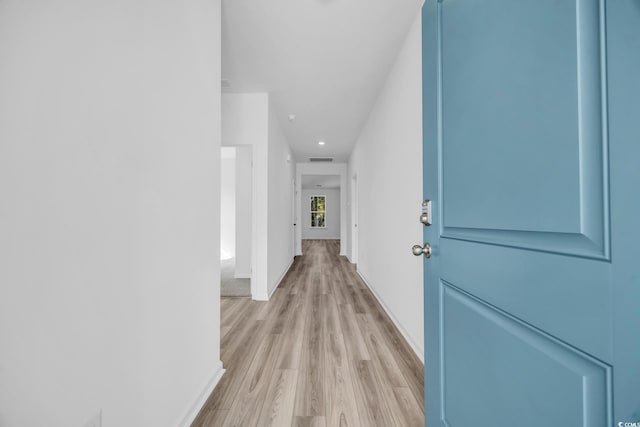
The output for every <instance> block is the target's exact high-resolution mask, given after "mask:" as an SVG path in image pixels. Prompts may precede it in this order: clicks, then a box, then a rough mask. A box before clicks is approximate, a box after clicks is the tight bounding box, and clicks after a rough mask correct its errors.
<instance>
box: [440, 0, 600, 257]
mask: <svg viewBox="0 0 640 427" xmlns="http://www.w3.org/2000/svg"><path fill="white" fill-rule="evenodd" d="M448 3H449V2H442V1H439V3H438V38H439V41H438V63H439V66H438V69H439V76H438V83H437V92H438V93H437V98H438V108H437V120H438V129H439V130H438V145H439V150H438V155H439V159H438V162H439V166H440V167H439V179H440V194H442V195H443V200H442V203H441V204H440V217H441V218H442V222H441V230H440V231H441V235H442V237H443V238H451V239H459V240H466V241H473V242H481V243H487V244H495V245H502V246H509V247H516V248H523V249H531V250H536V251H543V252H551V253H560V254H567V255H573V256H578V257H586V258H593V259H602V260H610V237H609V235H610V224H609V222H610V221H609V199H610V195H609V154H608V153H609V143H608V112H607V77H606V51H605V46H606V28H605V13H604V10H605V2H604V0H576V1H575V10H574V11H573V12H571V14H572V16H573V18H572V19H575V41H574V42H572V43H569V39H568V38H567V39H565V41H567V43H566V46H567V49H570V50H568V51H567V52H566V57H567V58H576V59H575V66H576V69H575V80H574V82H575V84H576V86H577V87H576V91H575V95H576V98H575V104H574V105H575V109H573V108H571V109H570V110H563V111H564V112H566V114H567V117H566V120H564V121H563V120H560V119H558V121H556V122H553V123H555V124H559V123H564V124H565V126H564V127H562V128H561V129H559V130H558V132H559V133H558V134H557V135H558V137H559V135H569V134H570V135H575V138H576V144H577V149H576V151H575V156H576V157H575V161H574V162H575V163H574V164H577V165H578V167H577V168H576V170H575V171H573V170H571V173H568V172H567V171H558V170H556V169H553V168H548V169H547V170H545V166H547V167H548V165H545V164H540V165H539V166H540V168H539V173H540V174H541V176H542V175H545V174H547V175H548V174H552V175H553V176H554V177H556V176H557V179H558V180H561V181H562V180H566V181H567V183H568V182H577V183H578V184H579V197H578V198H576V200H575V201H574V200H571V203H569V202H567V200H570V198H569V195H568V194H567V198H564V197H562V196H563V193H562V191H563V190H560V188H564V187H562V186H559V187H557V188H555V189H552V190H551V191H552V193H553V191H555V193H553V194H552V196H553V197H550V199H551V200H553V199H554V198H555V199H556V200H557V201H558V203H560V202H562V203H561V205H562V206H564V208H563V209H558V210H556V212H555V213H554V215H556V220H554V221H551V220H550V219H548V218H549V216H547V217H544V216H541V217H540V221H539V222H538V220H537V219H535V218H534V217H533V216H532V217H527V219H526V220H525V219H522V218H520V219H518V216H517V212H518V211H517V210H514V211H513V212H512V213H509V212H508V208H509V207H510V204H509V202H508V199H506V201H503V203H504V204H505V207H506V208H507V209H505V210H504V211H501V212H503V214H502V218H500V217H499V216H487V215H484V216H483V212H484V213H486V212H493V211H492V210H491V209H489V208H486V209H485V208H483V209H478V207H477V206H474V205H473V203H472V201H471V200H469V199H468V197H466V196H468V194H465V193H464V191H463V190H462V189H464V186H462V187H460V183H457V184H456V187H454V188H456V189H457V190H459V191H460V192H461V193H460V194H457V195H456V193H455V192H452V191H448V192H444V191H443V186H446V185H447V184H446V179H445V178H446V177H447V176H448V175H447V172H446V171H447V170H448V165H449V170H450V169H451V164H449V161H456V159H457V157H455V155H453V157H452V158H451V159H450V158H448V157H447V154H446V153H447V150H446V147H447V138H448V137H449V138H451V135H450V132H449V136H448V131H449V130H450V128H449V127H446V126H445V125H446V124H448V125H449V126H452V123H453V122H451V121H450V120H451V115H449V116H448V117H449V119H448V120H449V122H447V121H446V120H445V119H443V117H444V116H445V114H447V112H448V110H446V108H445V106H443V87H444V86H446V84H445V83H444V82H443V67H445V68H446V65H447V64H446V61H447V59H448V57H449V56H448V55H452V54H453V53H452V52H451V51H448V49H453V45H449V44H448V43H447V34H448V33H445V31H444V30H443V28H445V27H446V25H447V16H448V13H449V12H452V13H455V12H454V11H455V10H456V9H455V7H456V4H455V3H456V2H453V3H451V6H450V7H451V8H453V9H450V7H449V6H448ZM540 7H543V5H541V6H540ZM456 34H457V33H456ZM456 37H459V34H458V35H457V36H456ZM570 37H573V36H572V35H570ZM568 46H571V47H570V48H569V47H568ZM551 59H553V58H551ZM556 59H557V58H556ZM541 60H543V57H541ZM448 78H450V77H448ZM453 83H454V82H449V86H447V87H451V86H452V85H453V86H455V85H454V84H453ZM506 89H507V90H508V89H509V87H507V88H506ZM527 102H528V101H527V100H522V105H523V106H527V107H530V109H533V107H532V106H531V105H529V104H527ZM569 105H570V104H569ZM567 108H568V107H567ZM445 110H446V111H445ZM536 120H538V118H537V115H536V114H535V113H534V112H532V115H531V123H535V122H536ZM574 124H575V126H577V128H575V127H567V126H569V125H570V126H574ZM569 130H571V131H570V132H569ZM482 143H483V141H482V140H481V141H469V142H468V144H471V145H470V147H474V146H475V147H477V146H476V145H473V144H482ZM458 144H461V143H460V140H458ZM464 144H467V142H465V143H464ZM513 144H518V141H513ZM449 145H451V144H449ZM542 147H543V149H545V148H546V149H547V150H550V152H549V155H553V152H552V151H553V150H552V149H553V144H551V145H550V144H547V145H546V146H545V145H544V144H543V145H542ZM494 148H495V147H494ZM573 155H574V153H571V154H568V152H565V153H564V156H566V157H567V160H570V156H573ZM512 160H513V161H517V160H520V161H525V159H521V158H519V157H518V156H517V155H515V154H514V157H513V159H511V158H509V157H507V158H505V159H504V162H507V163H508V162H509V161H512ZM571 160H573V159H571ZM480 166H481V167H483V168H487V167H497V168H498V169H499V168H501V167H503V166H504V165H503V164H501V163H500V162H497V161H496V162H495V163H492V164H491V165H480ZM505 167H506V166H505ZM449 173H451V172H449ZM563 174H564V175H563ZM449 177H450V176H449ZM450 178H451V177H450ZM523 179H524V178H523ZM479 180H482V174H480V175H479ZM527 183H529V184H530V181H527ZM473 185H475V184H473ZM473 188H475V187H473ZM566 188H572V187H571V185H569V184H567V186H566ZM472 194H473V193H472ZM445 195H446V197H445ZM456 197H457V198H456ZM505 197H506V196H505ZM447 199H449V203H447ZM536 200H537V199H536ZM454 201H455V202H454ZM538 202H539V201H538ZM513 203H515V202H513ZM536 203H537V202H536ZM536 203H533V204H532V206H531V211H534V210H536V209H537V208H538V206H537V205H536ZM550 203H553V202H550ZM552 206H553V205H552ZM547 211H548V210H545V212H547ZM541 215H542V214H541ZM545 218H547V219H545ZM501 220H503V221H502V222H503V224H501V223H500V221H501ZM483 222H485V223H486V224H483ZM523 222H524V223H523ZM515 224H518V225H519V226H515V227H514V225H515ZM483 225H485V226H483ZM501 225H502V226H503V227H501ZM545 227H551V230H550V229H549V228H545ZM553 227H556V228H555V229H554V228H553Z"/></svg>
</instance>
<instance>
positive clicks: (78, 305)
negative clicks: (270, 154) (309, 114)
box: [0, 0, 221, 427]
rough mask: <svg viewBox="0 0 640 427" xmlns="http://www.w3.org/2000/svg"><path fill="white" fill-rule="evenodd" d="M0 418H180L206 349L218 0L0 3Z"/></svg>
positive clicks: (211, 365) (199, 379)
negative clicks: (101, 415)
mask: <svg viewBox="0 0 640 427" xmlns="http://www.w3.org/2000/svg"><path fill="white" fill-rule="evenodd" d="M0 64H2V65H1V66H0V93H1V94H2V96H0V194H1V195H2V202H1V203H0V349H1V350H0V425H2V427H31V426H48V427H83V426H84V425H85V423H86V422H87V421H88V420H89V419H90V418H91V417H93V416H94V415H95V414H96V413H98V412H99V411H100V410H102V411H103V426H104V427H129V426H132V427H133V426H136V427H138V426H148V427H152V426H153V427H156V426H158V427H162V426H166V427H175V426H182V425H186V424H188V423H189V421H190V418H191V415H193V414H194V412H195V411H196V410H197V409H199V407H198V406H199V405H198V404H199V402H200V399H201V398H202V397H203V396H204V397H206V395H207V394H208V392H209V391H210V389H211V388H212V386H213V384H214V383H215V381H216V378H217V377H218V375H219V374H220V373H221V363H220V355H219V341H220V335H219V332H220V320H219V319H220V312H219V288H218V286H217V283H218V280H217V278H218V275H219V263H218V259H219V244H218V243H219V238H220V234H219V233H220V231H219V211H220V205H219V191H220V190H219V132H220V125H219V120H218V118H219V114H220V110H219V100H220V94H219V87H220V1H219V0H212V1H209V0H207V1H204V0H197V1H192V2H188V3H185V2H178V1H170V0H168V1H164V2H162V4H160V3H157V2H147V1H144V2H143V1H139V0H126V1H124V0H115V1H111V2H95V1H79V0H60V1H56V2H47V1H35V2H24V1H20V0H4V1H2V2H0Z"/></svg>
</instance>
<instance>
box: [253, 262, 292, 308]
mask: <svg viewBox="0 0 640 427" xmlns="http://www.w3.org/2000/svg"><path fill="white" fill-rule="evenodd" d="M293 261H294V258H291V261H290V262H289V264H288V265H287V267H286V268H285V269H284V271H283V272H282V274H281V275H280V278H279V279H278V281H277V282H276V285H275V286H274V287H273V289H271V292H269V294H267V293H266V292H264V293H260V294H258V295H257V296H256V297H255V298H253V299H254V300H255V301H269V300H270V299H271V297H272V296H273V293H274V292H275V291H276V289H278V286H280V283H282V279H284V276H286V274H287V273H288V272H289V269H290V268H291V266H292V265H293Z"/></svg>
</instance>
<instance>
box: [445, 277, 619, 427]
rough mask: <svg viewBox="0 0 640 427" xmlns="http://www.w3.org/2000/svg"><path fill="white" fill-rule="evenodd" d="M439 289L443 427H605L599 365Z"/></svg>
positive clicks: (604, 375)
mask: <svg viewBox="0 0 640 427" xmlns="http://www.w3.org/2000/svg"><path fill="white" fill-rule="evenodd" d="M441 286H442V289H441V293H442V302H441V308H440V310H441V311H442V313H443V316H442V328H443V335H442V342H441V345H442V349H443V355H444V359H443V361H442V365H443V368H444V369H443V377H444V378H443V390H444V393H443V407H444V414H443V415H444V419H445V420H446V421H447V422H448V423H449V425H451V426H474V425H477V426H507V425H510V424H515V425H518V426H523V427H528V426H530V427H540V426H553V425H563V426H576V427H577V426H588V427H602V426H605V425H606V421H607V406H608V404H609V401H608V398H607V389H608V383H609V381H610V376H611V372H610V368H609V367H608V366H607V365H606V364H603V363H601V362H600V361H598V360H596V359H593V358H591V357H590V356H588V355H586V354H584V353H582V352H580V351H578V350H575V349H574V348H572V347H569V346H566V345H565V344H563V343H561V342H559V341H557V340H556V339H554V338H552V337H550V336H548V335H547V334H545V333H543V332H541V331H539V330H537V329H535V328H531V327H530V326H528V325H525V324H523V323H522V322H519V321H518V320H516V319H515V318H513V317H511V316H509V315H506V314H504V313H503V312H502V311H500V310H498V309H496V308H495V307H492V306H490V305H487V304H485V303H483V302H480V301H478V300H477V299H475V298H473V297H471V296H469V295H468V294H466V293H464V292H462V291H460V290H459V289H456V288H455V287H452V286H451V285H449V284H447V283H445V282H441ZM478 396H483V397H484V398H483V399H482V405H478ZM557 398H561V402H562V404H558V401H557V400H556V399H557ZM472 408H473V410H470V409H472ZM587 408H588V411H585V409H587ZM523 414H531V416H523Z"/></svg>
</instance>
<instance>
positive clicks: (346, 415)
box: [192, 240, 424, 427]
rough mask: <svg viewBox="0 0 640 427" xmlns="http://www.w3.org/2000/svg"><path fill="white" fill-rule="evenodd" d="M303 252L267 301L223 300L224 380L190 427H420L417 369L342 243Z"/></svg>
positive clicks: (314, 245)
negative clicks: (345, 254) (343, 251)
mask: <svg viewBox="0 0 640 427" xmlns="http://www.w3.org/2000/svg"><path fill="white" fill-rule="evenodd" d="M303 252H304V253H305V255H304V256H300V257H297V258H296V260H295V262H294V264H293V265H292V267H291V269H290V270H289V272H288V273H287V274H286V276H285V278H284V279H283V281H282V283H281V284H280V286H279V288H278V289H277V290H276V291H275V293H274V295H273V297H272V298H271V300H270V301H269V302H261V301H252V300H250V299H248V298H224V299H223V300H222V319H221V328H222V330H221V353H222V361H223V363H224V367H225V369H226V373H225V375H224V376H223V378H222V380H221V381H220V383H219V384H218V386H217V388H216V389H215V390H214V392H213V394H212V395H211V396H210V397H209V400H208V401H207V403H206V404H205V406H204V407H203V409H202V411H201V412H200V414H199V415H198V417H197V418H196V420H195V421H194V423H193V424H192V427H212V426H243V427H248V426H267V425H270V426H278V427H282V426H291V425H293V426H363V427H365V426H384V427H389V426H401V427H405V426H423V425H424V404H423V400H424V399H423V396H424V394H423V390H424V384H423V365H422V363H421V362H420V360H419V359H418V358H417V357H416V355H415V354H414V353H413V351H412V350H411V348H410V346H409V345H408V344H407V342H406V341H405V340H404V338H403V337H402V335H401V334H400V332H399V331H398V330H397V329H396V328H395V326H394V325H393V323H392V322H391V320H390V319H389V317H388V316H387V315H386V313H385V312H384V310H383V309H382V307H381V306H380V305H379V304H378V302H377V301H376V299H375V297H374V296H373V295H372V293H371V292H370V291H369V289H368V288H367V287H366V285H365V284H364V283H363V282H362V280H361V279H360V278H359V276H358V275H357V273H356V271H355V269H354V267H353V266H352V265H351V264H350V263H349V262H348V260H347V259H346V258H345V257H340V256H338V253H339V241H336V240H304V241H303ZM390 268H391V266H390ZM416 321H417V322H418V321H419V322H421V321H422V319H416Z"/></svg>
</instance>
